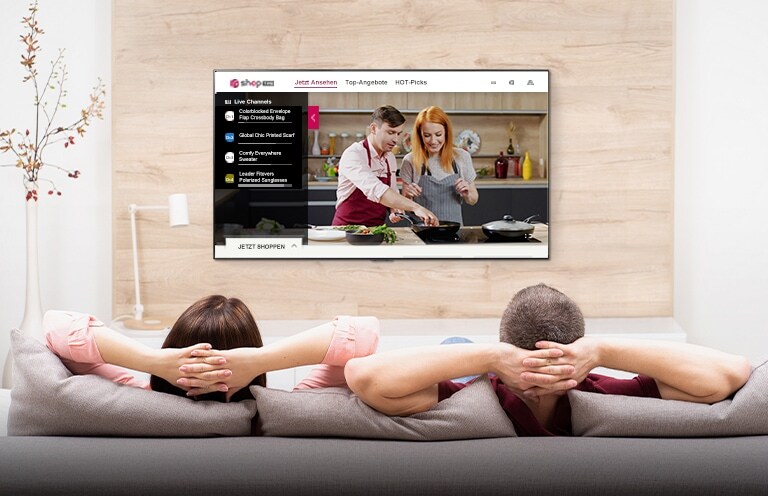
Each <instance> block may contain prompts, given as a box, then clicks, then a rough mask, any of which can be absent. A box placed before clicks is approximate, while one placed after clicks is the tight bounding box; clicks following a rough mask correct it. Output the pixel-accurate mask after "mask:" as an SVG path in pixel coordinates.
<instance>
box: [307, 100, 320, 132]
mask: <svg viewBox="0 0 768 496" xmlns="http://www.w3.org/2000/svg"><path fill="white" fill-rule="evenodd" d="M307 129H320V106H319V105H307Z"/></svg>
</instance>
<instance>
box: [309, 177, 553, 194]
mask: <svg viewBox="0 0 768 496" xmlns="http://www.w3.org/2000/svg"><path fill="white" fill-rule="evenodd" d="M307 184H308V186H309V188H310V189H332V190H334V191H335V190H336V187H337V185H338V180H337V179H336V178H334V179H331V180H329V181H309V182H308V183H307ZM475 186H477V187H478V188H481V189H482V188H494V187H507V188H546V187H548V186H549V179H546V178H544V179H541V178H534V179H529V180H528V181H525V180H523V179H521V178H519V177H508V178H506V179H496V178H494V177H478V178H477V179H475Z"/></svg>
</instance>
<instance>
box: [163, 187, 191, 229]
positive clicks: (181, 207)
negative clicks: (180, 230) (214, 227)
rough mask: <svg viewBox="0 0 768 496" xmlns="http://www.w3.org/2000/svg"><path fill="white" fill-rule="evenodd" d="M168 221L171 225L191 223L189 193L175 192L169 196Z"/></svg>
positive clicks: (178, 225) (177, 225)
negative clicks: (188, 203) (188, 202)
mask: <svg viewBox="0 0 768 496" xmlns="http://www.w3.org/2000/svg"><path fill="white" fill-rule="evenodd" d="M168 221H169V223H170V225H171V227H180V226H188V225H189V208H188V205H187V195H185V194H184V193H175V194H173V195H170V196H169V197H168Z"/></svg>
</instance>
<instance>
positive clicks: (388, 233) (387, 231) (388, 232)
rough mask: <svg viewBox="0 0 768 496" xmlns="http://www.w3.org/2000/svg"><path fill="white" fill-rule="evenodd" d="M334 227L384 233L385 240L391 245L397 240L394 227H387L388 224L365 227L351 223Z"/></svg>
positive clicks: (362, 232) (364, 232) (342, 229)
mask: <svg viewBox="0 0 768 496" xmlns="http://www.w3.org/2000/svg"><path fill="white" fill-rule="evenodd" d="M334 229H338V230H339V231H346V232H352V233H359V234H382V235H384V241H386V242H387V244H390V245H391V244H392V243H394V242H395V241H397V233H395V231H394V229H392V228H391V227H387V225H386V224H382V225H380V226H375V227H365V226H361V225H358V224H350V225H346V226H336V227H334Z"/></svg>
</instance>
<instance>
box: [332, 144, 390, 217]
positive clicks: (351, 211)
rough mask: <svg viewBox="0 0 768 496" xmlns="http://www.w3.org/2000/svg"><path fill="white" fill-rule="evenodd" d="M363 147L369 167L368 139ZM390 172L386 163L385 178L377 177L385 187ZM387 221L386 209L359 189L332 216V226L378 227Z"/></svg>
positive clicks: (388, 183) (369, 150) (369, 151)
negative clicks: (359, 225) (358, 225)
mask: <svg viewBox="0 0 768 496" xmlns="http://www.w3.org/2000/svg"><path fill="white" fill-rule="evenodd" d="M363 146H364V147H365V150H366V151H367V152H368V167H370V166H371V148H370V146H369V145H368V139H365V140H363ZM391 177H392V171H391V170H389V162H387V177H379V181H381V182H383V183H384V184H386V185H387V186H389V185H390V183H391ZM386 220H387V207H385V206H384V205H382V204H381V203H376V202H372V201H371V200H369V199H368V198H366V197H365V194H363V192H362V191H360V188H355V190H354V191H353V192H352V194H351V195H349V198H347V199H346V200H344V201H343V202H341V205H339V206H338V207H336V214H335V215H334V216H333V223H332V224H333V225H334V226H345V225H347V224H361V225H363V226H368V227H371V226H380V225H381V224H384V223H385V222H386Z"/></svg>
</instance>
